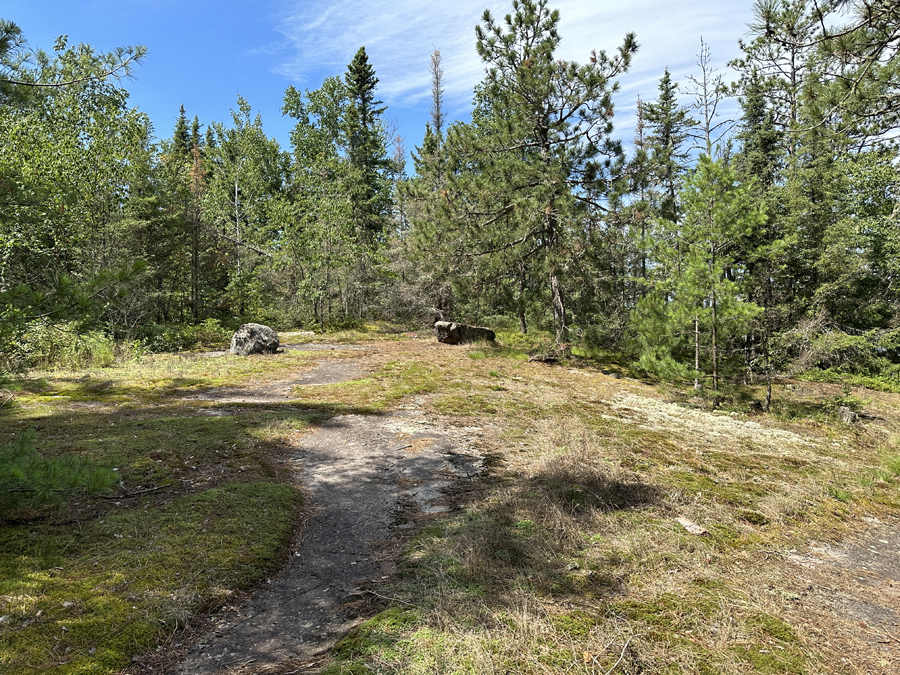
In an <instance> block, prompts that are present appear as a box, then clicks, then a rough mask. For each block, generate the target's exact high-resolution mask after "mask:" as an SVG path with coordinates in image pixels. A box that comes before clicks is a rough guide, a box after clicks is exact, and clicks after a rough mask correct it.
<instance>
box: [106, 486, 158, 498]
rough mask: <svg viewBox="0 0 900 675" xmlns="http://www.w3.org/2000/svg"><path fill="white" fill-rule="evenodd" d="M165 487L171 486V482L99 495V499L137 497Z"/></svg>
mask: <svg viewBox="0 0 900 675" xmlns="http://www.w3.org/2000/svg"><path fill="white" fill-rule="evenodd" d="M167 487H172V483H166V484H165V485H157V486H156V487H152V488H147V489H146V490H135V491H134V492H126V493H125V494H123V495H112V496H110V497H107V496H105V495H100V498H101V499H130V498H131V497H137V496H138V495H143V494H146V493H148V492H156V491H157V490H165V489H166V488H167Z"/></svg>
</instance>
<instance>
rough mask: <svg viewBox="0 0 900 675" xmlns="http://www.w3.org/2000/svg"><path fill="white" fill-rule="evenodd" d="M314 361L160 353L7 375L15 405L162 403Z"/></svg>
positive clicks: (307, 357) (302, 355) (293, 356)
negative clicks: (97, 366)
mask: <svg viewBox="0 0 900 675" xmlns="http://www.w3.org/2000/svg"><path fill="white" fill-rule="evenodd" d="M313 361H314V355H312V354H310V353H308V352H297V351H286V352H283V353H280V354H274V355H265V356H232V355H225V356H217V357H208V356H205V355H202V354H155V355H151V356H147V357H145V358H142V359H139V360H134V361H124V362H119V363H116V364H115V365H112V366H110V367H108V368H102V369H89V370H54V371H32V372H30V373H28V374H27V375H25V376H22V377H16V378H9V379H7V381H6V382H4V384H3V387H4V388H5V389H8V390H10V391H11V392H13V393H15V394H16V399H15V401H14V402H13V404H14V405H29V404H32V405H33V404H37V405H40V404H53V403H70V402H74V403H79V402H81V403H84V402H92V403H110V404H126V405H135V404H145V403H159V402H164V401H166V400H169V399H171V398H173V397H182V396H189V395H196V394H202V393H203V392H204V391H206V390H209V389H212V388H215V387H223V386H241V385H247V384H253V385H256V384H259V383H260V382H262V381H265V380H267V379H277V377H278V376H279V375H280V374H281V373H283V372H284V371H285V370H288V371H289V370H292V369H298V368H302V367H303V366H306V365H309V364H310V363H312V362H313Z"/></svg>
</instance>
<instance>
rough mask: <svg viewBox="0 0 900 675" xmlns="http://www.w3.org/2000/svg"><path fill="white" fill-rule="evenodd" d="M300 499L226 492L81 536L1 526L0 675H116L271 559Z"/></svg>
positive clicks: (123, 515) (50, 528)
mask: <svg viewBox="0 0 900 675" xmlns="http://www.w3.org/2000/svg"><path fill="white" fill-rule="evenodd" d="M298 504H299V497H298V494H297V493H296V492H295V491H294V489H293V488H291V487H289V486H287V485H278V484H274V483H268V482H255V483H226V484H224V485H221V486H220V487H217V488H213V489H210V490H205V491H202V492H199V493H197V494H190V495H185V496H183V497H179V498H177V499H175V500H173V501H171V502H169V503H168V504H165V505H163V506H151V505H150V503H149V502H148V503H145V504H144V506H143V507H142V506H140V505H135V506H134V507H132V508H127V507H126V508H123V509H122V510H121V511H117V510H114V511H111V512H110V513H108V514H107V515H105V516H104V517H103V518H101V519H97V520H89V521H86V522H79V523H78V525H77V526H73V525H71V524H66V525H57V526H54V525H40V524H24V525H18V526H12V525H7V526H4V527H3V528H0V551H3V553H2V554H0V614H2V615H3V616H4V621H3V623H2V626H0V671H2V672H3V673H4V674H5V675H19V674H21V675H25V674H26V673H34V672H46V673H55V674H59V675H63V674H68V673H72V674H74V673H79V674H81V673H96V674H98V675H99V674H105V673H114V672H117V671H119V670H120V669H122V668H124V667H125V666H126V665H128V664H129V663H130V660H131V655H132V654H135V653H141V652H143V651H147V650H149V649H151V648H152V647H154V645H157V644H159V643H160V642H161V641H163V640H164V638H165V637H167V636H168V635H170V634H171V633H172V631H173V629H174V628H176V627H177V626H179V625H183V624H184V622H186V621H187V620H188V619H189V618H190V617H191V616H192V615H193V614H194V613H196V612H197V611H199V610H202V609H209V608H211V607H213V606H216V605H219V604H221V603H223V602H225V601H227V600H228V598H229V597H230V596H231V595H232V594H233V593H234V591H236V590H238V589H242V588H247V587H249V586H250V585H252V584H253V583H255V582H257V581H259V579H261V578H262V576H263V575H264V574H265V573H266V572H268V571H270V570H271V569H273V567H274V566H275V565H276V564H277V562H278V561H279V557H280V553H281V551H282V547H283V546H284V543H285V540H286V538H287V536H288V534H289V533H290V531H291V529H292V527H293V522H294V512H295V510H296V508H297V506H298Z"/></svg>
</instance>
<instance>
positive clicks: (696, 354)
mask: <svg viewBox="0 0 900 675" xmlns="http://www.w3.org/2000/svg"><path fill="white" fill-rule="evenodd" d="M694 389H700V317H698V316H696V315H695V316H694Z"/></svg>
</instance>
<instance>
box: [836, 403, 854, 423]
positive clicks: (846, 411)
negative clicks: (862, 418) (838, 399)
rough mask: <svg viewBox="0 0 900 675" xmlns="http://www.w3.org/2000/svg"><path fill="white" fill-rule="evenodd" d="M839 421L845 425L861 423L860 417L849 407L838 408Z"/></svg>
mask: <svg viewBox="0 0 900 675" xmlns="http://www.w3.org/2000/svg"><path fill="white" fill-rule="evenodd" d="M838 419H839V420H840V421H841V422H843V423H844V424H856V422H858V421H859V415H857V414H856V413H855V412H853V411H852V410H851V409H850V408H848V407H847V406H845V405H842V406H841V407H840V408H838Z"/></svg>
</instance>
